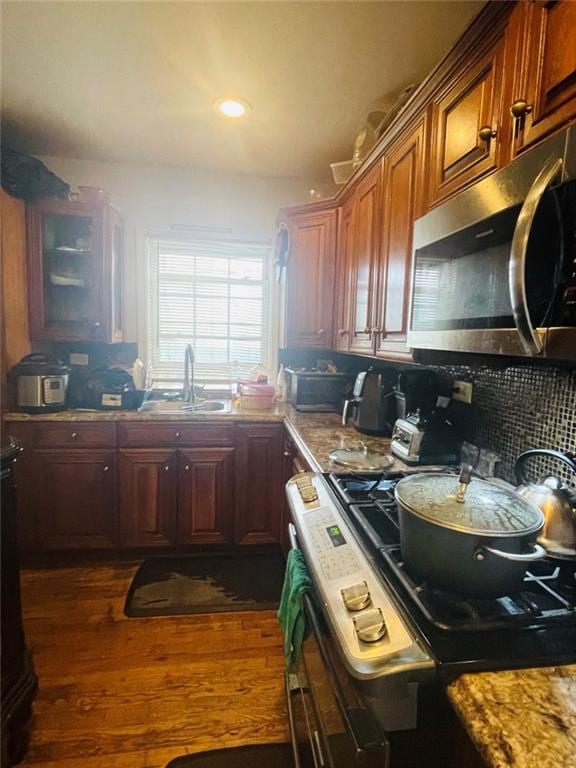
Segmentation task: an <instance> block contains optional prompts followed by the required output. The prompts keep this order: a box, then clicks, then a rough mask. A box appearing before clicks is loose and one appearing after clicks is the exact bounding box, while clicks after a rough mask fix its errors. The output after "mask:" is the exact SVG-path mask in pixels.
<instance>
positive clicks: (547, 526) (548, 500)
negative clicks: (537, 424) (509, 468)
mask: <svg viewBox="0 0 576 768" xmlns="http://www.w3.org/2000/svg"><path fill="white" fill-rule="evenodd" d="M535 457H536V458H537V457H540V458H547V459H557V460H558V461H561V462H562V463H563V464H565V465H566V466H567V467H568V468H569V469H571V470H572V472H574V473H575V474H576V460H575V458H574V456H573V455H572V454H571V453H562V452H561V451H552V450H548V449H546V448H533V449H532V450H530V451H525V452H524V453H522V454H520V456H518V458H517V459H516V467H515V472H516V479H517V480H518V482H519V483H520V485H519V486H518V488H517V489H516V491H517V492H518V493H519V494H520V495H521V496H524V497H525V498H527V499H530V501H532V502H533V503H534V504H536V505H537V506H538V507H539V508H540V509H541V510H542V512H543V513H544V518H545V520H544V527H543V529H542V531H541V533H540V536H539V537H538V541H539V542H540V544H542V546H543V547H545V548H546V551H547V552H548V556H549V557H554V558H558V560H576V490H574V488H570V487H569V486H568V485H567V484H566V483H564V482H563V481H562V478H560V477H555V476H554V475H548V476H547V477H545V478H541V479H539V480H538V482H536V483H530V482H529V480H528V478H527V475H526V464H527V462H528V460H529V459H532V458H535Z"/></svg>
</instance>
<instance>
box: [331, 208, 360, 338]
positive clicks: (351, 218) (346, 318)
mask: <svg viewBox="0 0 576 768" xmlns="http://www.w3.org/2000/svg"><path fill="white" fill-rule="evenodd" d="M355 212H356V200H355V198H354V197H351V198H349V199H348V200H347V201H346V202H345V203H344V205H343V206H342V208H341V210H340V221H339V228H338V255H337V259H336V310H335V315H336V333H335V336H334V346H335V348H336V349H337V350H338V352H347V351H348V347H349V345H350V293H351V269H352V257H353V254H354V235H355Z"/></svg>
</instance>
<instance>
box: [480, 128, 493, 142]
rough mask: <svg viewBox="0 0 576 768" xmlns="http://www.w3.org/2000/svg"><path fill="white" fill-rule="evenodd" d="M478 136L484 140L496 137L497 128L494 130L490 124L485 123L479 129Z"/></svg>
mask: <svg viewBox="0 0 576 768" xmlns="http://www.w3.org/2000/svg"><path fill="white" fill-rule="evenodd" d="M478 138H479V139H481V140H482V141H490V139H495V138H496V129H495V128H494V130H492V128H491V127H490V126H489V125H483V126H482V128H480V130H479V131H478Z"/></svg>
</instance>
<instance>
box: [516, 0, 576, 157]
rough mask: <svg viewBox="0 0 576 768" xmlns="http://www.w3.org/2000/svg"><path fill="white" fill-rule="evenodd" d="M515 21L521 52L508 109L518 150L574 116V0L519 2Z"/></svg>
mask: <svg viewBox="0 0 576 768" xmlns="http://www.w3.org/2000/svg"><path fill="white" fill-rule="evenodd" d="M514 17H518V19H516V18H514V19H513V21H514V22H516V21H518V23H517V24H516V26H515V29H516V34H517V35H518V38H519V40H518V45H519V49H520V50H521V60H520V62H519V66H517V67H516V68H515V71H514V73H513V74H514V85H513V89H514V90H513V92H512V96H511V104H510V107H509V108H510V112H511V114H512V117H513V118H514V124H515V125H514V150H515V152H519V151H521V150H522V149H524V148H525V147H528V146H530V145H531V144H533V143H534V142H536V141H539V140H540V139H541V138H543V137H544V136H546V135H547V134H549V133H552V132H554V131H556V130H558V129H560V128H561V127H562V126H563V125H564V124H566V123H568V122H569V121H570V120H572V119H573V118H574V117H575V116H576V3H575V2H573V0H530V1H529V2H528V1H526V2H521V3H518V5H517V7H516V9H515V11H514Z"/></svg>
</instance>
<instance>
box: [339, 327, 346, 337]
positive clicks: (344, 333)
mask: <svg viewBox="0 0 576 768" xmlns="http://www.w3.org/2000/svg"><path fill="white" fill-rule="evenodd" d="M338 333H339V334H340V336H346V334H347V333H348V331H347V330H346V328H339V329H338Z"/></svg>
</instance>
